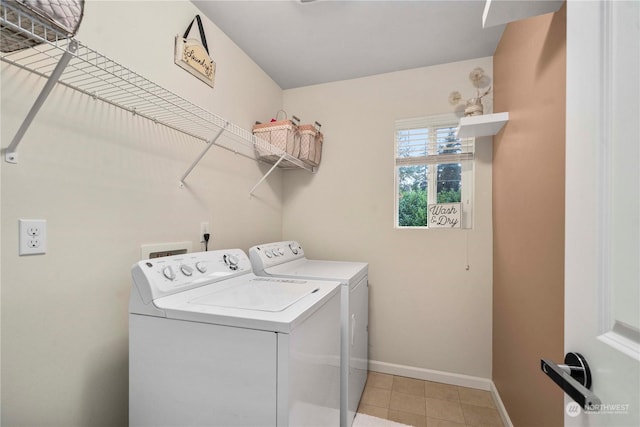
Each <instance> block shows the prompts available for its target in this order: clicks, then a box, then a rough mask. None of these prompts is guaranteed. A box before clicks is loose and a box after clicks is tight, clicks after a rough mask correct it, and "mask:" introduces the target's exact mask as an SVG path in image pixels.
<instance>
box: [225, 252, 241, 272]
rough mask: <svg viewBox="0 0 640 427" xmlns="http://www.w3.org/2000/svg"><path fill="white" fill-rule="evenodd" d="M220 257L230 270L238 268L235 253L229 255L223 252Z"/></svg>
mask: <svg viewBox="0 0 640 427" xmlns="http://www.w3.org/2000/svg"><path fill="white" fill-rule="evenodd" d="M222 259H223V260H224V263H225V264H227V266H229V268H230V269H232V270H237V269H238V257H237V256H235V255H231V254H224V255H223V256H222Z"/></svg>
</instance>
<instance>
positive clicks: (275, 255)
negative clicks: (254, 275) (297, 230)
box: [249, 240, 304, 271]
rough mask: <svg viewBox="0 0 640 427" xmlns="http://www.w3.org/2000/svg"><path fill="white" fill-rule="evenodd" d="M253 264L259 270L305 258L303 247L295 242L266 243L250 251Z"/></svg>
mask: <svg viewBox="0 0 640 427" xmlns="http://www.w3.org/2000/svg"><path fill="white" fill-rule="evenodd" d="M249 257H250V258H251V263H252V264H253V266H254V268H255V269H256V271H257V270H263V269H265V268H267V267H272V266H274V265H278V264H282V263H284V262H289V261H293V260H294V259H298V258H302V257H304V250H303V249H302V246H300V244H299V243H298V242H296V241H294V240H290V241H285V242H273V243H265V244H262V245H256V246H253V247H252V248H250V249H249Z"/></svg>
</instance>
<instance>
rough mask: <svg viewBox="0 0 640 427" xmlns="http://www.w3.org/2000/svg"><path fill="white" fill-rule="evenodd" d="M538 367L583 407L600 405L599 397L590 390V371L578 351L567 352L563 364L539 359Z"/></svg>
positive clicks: (588, 407)
mask: <svg viewBox="0 0 640 427" xmlns="http://www.w3.org/2000/svg"><path fill="white" fill-rule="evenodd" d="M540 369H542V372H544V373H545V374H547V376H548V377H549V378H551V379H552V380H553V382H555V383H556V384H558V385H559V386H560V388H561V389H562V390H564V392H565V393H567V394H568V395H569V396H570V397H571V398H572V399H573V400H574V401H575V402H576V403H578V404H579V405H580V406H582V408H583V409H590V408H593V407H598V405H600V399H598V397H597V396H596V395H595V394H593V392H592V391H591V390H590V389H591V371H590V370H589V365H588V364H587V361H586V359H585V358H584V357H583V356H582V355H581V354H580V353H567V354H566V356H565V357H564V364H563V365H558V364H556V363H554V362H552V361H550V360H548V359H541V360H540Z"/></svg>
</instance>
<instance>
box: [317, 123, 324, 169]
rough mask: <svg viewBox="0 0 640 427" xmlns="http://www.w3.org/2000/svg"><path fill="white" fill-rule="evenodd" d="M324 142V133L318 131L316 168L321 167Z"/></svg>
mask: <svg viewBox="0 0 640 427" xmlns="http://www.w3.org/2000/svg"><path fill="white" fill-rule="evenodd" d="M323 142H324V135H322V132H320V131H318V132H317V133H316V138H315V146H316V152H315V162H316V164H315V165H316V166H319V165H320V159H321V158H322V144H323Z"/></svg>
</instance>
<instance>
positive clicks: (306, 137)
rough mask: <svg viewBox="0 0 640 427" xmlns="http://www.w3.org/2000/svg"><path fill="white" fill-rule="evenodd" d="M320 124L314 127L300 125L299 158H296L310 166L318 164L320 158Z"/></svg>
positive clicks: (321, 137) (321, 138)
mask: <svg viewBox="0 0 640 427" xmlns="http://www.w3.org/2000/svg"><path fill="white" fill-rule="evenodd" d="M320 126H321V125H320V123H318V122H316V123H315V125H300V126H299V127H298V130H299V131H300V156H298V158H299V159H300V160H302V161H303V162H305V163H306V164H308V165H311V166H318V165H319V164H320V157H321V156H322V140H323V138H324V137H323V136H322V132H320Z"/></svg>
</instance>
